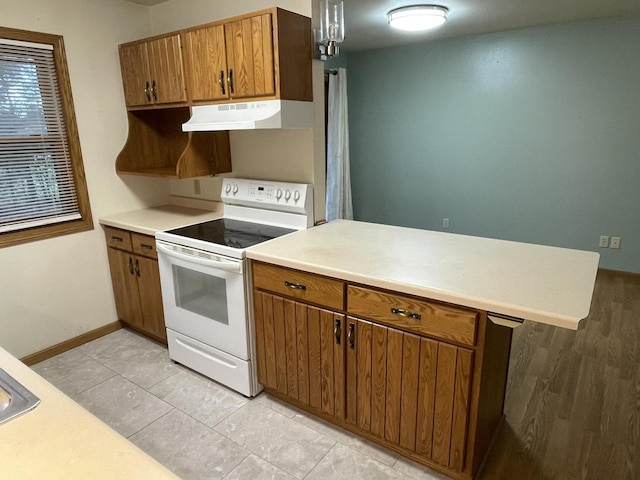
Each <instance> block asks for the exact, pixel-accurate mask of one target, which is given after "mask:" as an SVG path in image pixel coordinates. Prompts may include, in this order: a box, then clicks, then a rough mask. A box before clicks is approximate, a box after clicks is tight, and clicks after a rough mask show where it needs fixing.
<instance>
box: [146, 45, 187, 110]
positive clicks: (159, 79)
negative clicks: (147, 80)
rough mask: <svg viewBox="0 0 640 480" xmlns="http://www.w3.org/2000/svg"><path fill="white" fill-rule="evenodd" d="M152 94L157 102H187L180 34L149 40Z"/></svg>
mask: <svg viewBox="0 0 640 480" xmlns="http://www.w3.org/2000/svg"><path fill="white" fill-rule="evenodd" d="M147 49H148V54H149V70H150V72H151V94H152V97H153V101H154V102H155V103H179V102H186V100H187V94H186V91H185V86H184V73H183V70H182V50H181V48H180V35H178V34H175V35H170V36H167V37H163V38H158V39H156V40H151V41H149V42H147Z"/></svg>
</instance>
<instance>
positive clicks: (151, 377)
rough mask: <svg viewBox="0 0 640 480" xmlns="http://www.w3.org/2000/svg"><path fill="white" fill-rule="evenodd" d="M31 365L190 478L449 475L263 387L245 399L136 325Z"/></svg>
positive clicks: (433, 478) (431, 479) (434, 478)
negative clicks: (180, 361)
mask: <svg viewBox="0 0 640 480" xmlns="http://www.w3.org/2000/svg"><path fill="white" fill-rule="evenodd" d="M33 369H34V370H35V371H36V372H38V373H39V374H40V375H41V376H43V377H44V378H45V379H47V380H48V381H49V382H51V383H52V384H53V385H55V386H56V387H58V388H59V389H60V390H62V391H63V392H64V393H66V394H67V395H69V396H70V397H72V398H73V399H74V400H75V401H76V402H78V403H79V404H80V405H82V406H83V407H84V408H86V409H87V410H89V411H90V412H92V413H93V414H94V415H96V416H97V417H98V418H100V419H102V420H103V421H104V422H106V423H107V424H109V425H110V426H111V427H112V428H113V429H114V430H116V431H117V432H119V433H120V434H121V435H123V436H125V437H127V438H129V440H131V441H132V442H133V443H135V444H136V445H137V446H139V447H140V448H141V449H142V450H144V451H146V452H147V453H148V454H149V455H151V456H152V457H154V458H156V459H157V460H158V461H159V462H161V463H162V464H164V465H166V466H167V468H169V469H170V470H172V471H173V472H175V473H176V474H177V475H178V476H180V477H181V478H183V479H187V480H188V479H225V480H231V479H233V480H245V479H247V480H263V479H276V480H280V479H282V480H285V479H305V480H316V479H318V480H327V479H349V480H358V479H363V480H364V479H367V480H377V479H407V480H411V479H420V480H421V479H426V480H441V479H444V477H442V476H440V475H438V474H437V473H435V472H432V471H430V470H428V469H425V468H423V467H421V466H419V465H417V464H415V463H413V462H411V461H409V460H406V459H404V458H401V457H398V455H396V454H395V453H393V452H391V451H389V450H386V449H383V448H381V447H379V446H377V445H374V444H372V443H370V442H368V441H365V440H363V439H360V438H358V437H356V436H354V435H352V434H350V433H348V432H346V431H344V430H342V429H339V428H337V427H335V426H333V425H331V424H329V423H327V422H324V421H322V420H320V419H317V418H315V417H313V416H311V415H309V414H307V413H306V412H303V411H301V410H299V409H296V408H292V407H290V406H288V405H286V404H284V403H282V402H280V401H278V400H276V399H274V398H272V397H269V396H268V395H266V394H260V395H258V396H257V397H255V398H254V399H247V398H245V397H243V396H242V395H240V394H238V393H235V392H234V391H232V390H229V389H227V388H225V387H223V386H221V385H219V384H217V383H215V382H213V381H211V380H209V379H207V378H205V377H203V376H201V375H199V374H197V373H195V372H192V371H191V370H188V369H186V368H184V367H182V366H179V365H176V364H174V363H173V362H171V361H170V360H169V355H168V352H167V349H166V348H164V347H163V346H161V345H159V344H157V343H155V342H153V341H151V340H149V339H147V338H145V337H143V336H141V335H138V334H136V333H134V332H132V331H129V330H125V329H122V330H118V331H117V332H114V333H112V334H110V335H107V336H104V337H102V338H99V339H97V340H94V341H93V342H90V343H87V344H85V345H82V346H80V347H78V348H76V349H74V350H70V351H68V352H66V353H63V354H61V355H58V356H56V357H53V358H50V359H49V360H46V361H44V362H41V363H39V364H37V365H34V366H33Z"/></svg>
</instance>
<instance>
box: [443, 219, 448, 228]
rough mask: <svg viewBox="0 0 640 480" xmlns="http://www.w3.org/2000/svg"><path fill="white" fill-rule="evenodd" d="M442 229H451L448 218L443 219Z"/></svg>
mask: <svg viewBox="0 0 640 480" xmlns="http://www.w3.org/2000/svg"><path fill="white" fill-rule="evenodd" d="M442 228H449V219H448V218H443V219H442Z"/></svg>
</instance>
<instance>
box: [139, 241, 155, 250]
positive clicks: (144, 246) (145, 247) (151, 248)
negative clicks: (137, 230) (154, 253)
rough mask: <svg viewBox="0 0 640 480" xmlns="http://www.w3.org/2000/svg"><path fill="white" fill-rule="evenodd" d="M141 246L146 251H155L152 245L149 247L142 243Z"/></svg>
mask: <svg viewBox="0 0 640 480" xmlns="http://www.w3.org/2000/svg"><path fill="white" fill-rule="evenodd" d="M140 246H141V247H142V248H144V249H145V250H153V247H152V246H151V245H147V244H145V243H141V244H140Z"/></svg>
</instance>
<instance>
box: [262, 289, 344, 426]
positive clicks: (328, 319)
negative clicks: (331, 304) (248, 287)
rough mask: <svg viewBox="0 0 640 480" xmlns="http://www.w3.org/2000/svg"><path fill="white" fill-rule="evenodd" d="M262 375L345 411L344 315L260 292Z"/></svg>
mask: <svg viewBox="0 0 640 480" xmlns="http://www.w3.org/2000/svg"><path fill="white" fill-rule="evenodd" d="M254 305H255V308H254V317H255V326H256V328H255V330H256V354H257V357H258V358H257V361H258V368H257V370H258V381H259V382H260V383H262V384H263V385H264V386H265V387H267V388H270V389H273V390H276V391H278V392H280V393H281V394H283V395H286V396H288V397H291V398H294V399H296V400H298V401H300V402H301V403H303V404H305V405H308V406H310V407H312V408H314V409H316V410H319V411H323V412H325V413H327V414H329V415H331V416H335V417H336V418H343V417H344V411H345V407H344V402H345V386H344V382H345V380H344V315H343V314H339V313H336V312H331V311H329V310H324V309H320V308H316V307H312V306H309V305H305V304H302V303H299V302H296V301H294V300H290V299H286V298H283V297H280V296H278V295H272V294H269V293H264V292H259V291H255V292H254Z"/></svg>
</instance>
